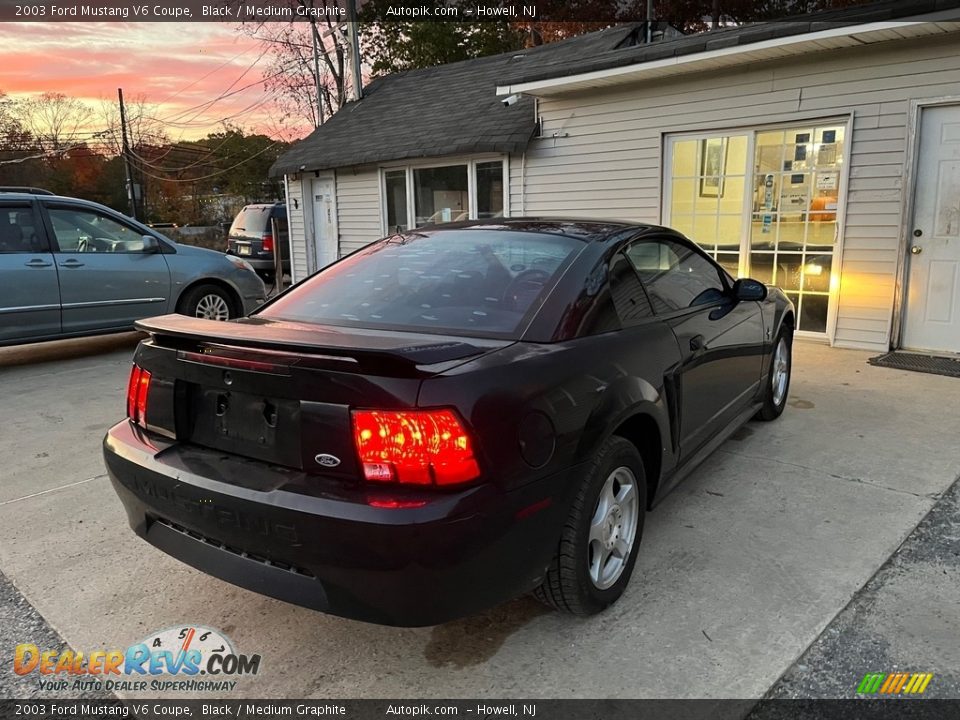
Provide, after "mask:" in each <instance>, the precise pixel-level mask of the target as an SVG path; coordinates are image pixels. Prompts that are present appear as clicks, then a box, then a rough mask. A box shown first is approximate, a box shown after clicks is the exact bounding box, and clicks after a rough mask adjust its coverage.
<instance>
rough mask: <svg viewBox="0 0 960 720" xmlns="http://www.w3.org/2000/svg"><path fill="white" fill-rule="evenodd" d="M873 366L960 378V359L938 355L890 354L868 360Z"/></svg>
mask: <svg viewBox="0 0 960 720" xmlns="http://www.w3.org/2000/svg"><path fill="white" fill-rule="evenodd" d="M867 362H868V363H870V364H871V365H876V366H878V367H886V368H894V369H895V370H912V371H914V372H922V373H930V374H931V375H946V376H947V377H960V359H954V358H948V357H937V356H936V355H920V354H919V353H910V352H899V351H898V352H888V353H886V354H884V355H878V356H877V357H873V358H870V359H869V360H867Z"/></svg>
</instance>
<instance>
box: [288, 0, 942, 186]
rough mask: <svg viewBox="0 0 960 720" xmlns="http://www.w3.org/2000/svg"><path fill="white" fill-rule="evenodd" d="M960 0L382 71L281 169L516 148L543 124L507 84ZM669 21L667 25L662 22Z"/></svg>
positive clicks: (579, 42)
mask: <svg viewBox="0 0 960 720" xmlns="http://www.w3.org/2000/svg"><path fill="white" fill-rule="evenodd" d="M958 5H960V0H911V2H903V0H883V1H881V2H878V3H871V4H869V5H864V6H859V7H852V8H845V9H842V10H833V11H827V12H819V13H814V14H810V15H806V16H800V17H796V18H791V19H788V20H782V21H774V22H763V23H753V24H747V25H741V26H738V27H733V28H728V29H722V30H717V31H713V32H708V33H701V34H698V35H690V36H680V37H675V38H673V39H666V38H665V39H663V40H661V41H657V42H654V43H650V44H645V43H643V42H642V40H641V39H640V38H641V37H642V33H643V31H644V29H645V23H642V22H641V23H630V24H625V25H618V26H614V27H610V28H607V29H606V30H600V31H598V32H593V33H588V34H586V35H580V36H578V37H574V38H570V39H568V40H563V41H560V42H555V43H549V44H547V45H541V46H538V47H535V48H529V49H526V50H519V51H517V52H512V53H505V54H502V55H493V56H490V57H484V58H478V59H475V60H464V61H462V62H457V63H451V64H448V65H439V66H436V67H431V68H425V69H422V70H410V71H407V72H402V73H394V74H392V75H387V76H385V77H381V78H377V79H375V80H374V81H373V82H371V83H370V84H369V85H368V86H367V87H366V88H365V89H364V97H363V99H362V100H360V101H358V102H352V103H348V104H347V105H346V106H344V107H343V108H341V109H340V110H339V111H338V112H337V113H336V114H335V115H334V116H333V117H332V118H330V119H329V120H328V121H327V122H326V123H324V124H323V125H322V126H321V127H319V128H317V129H316V130H315V131H314V132H313V133H312V134H311V135H310V136H309V137H307V138H306V139H305V140H303V141H301V142H299V143H297V144H296V145H294V146H293V147H292V148H291V149H290V150H288V151H287V152H286V153H284V154H283V155H281V156H280V158H279V159H278V160H277V161H276V163H274V165H273V167H272V168H271V170H270V173H271V175H274V176H276V175H282V174H285V173H296V172H300V171H301V170H305V171H313V170H328V169H331V168H339V167H348V166H357V165H367V164H373V163H381V162H389V161H394V160H407V159H415V158H428V157H442V156H445V155H460V154H467V153H483V152H495V153H516V152H521V151H522V150H524V148H526V146H527V144H528V143H529V142H530V139H531V138H532V136H533V133H534V129H535V120H534V110H533V102H534V101H533V99H532V98H530V97H526V96H524V97H521V98H520V100H519V101H518V102H516V103H515V104H513V105H511V106H508V107H505V106H504V105H503V103H502V102H501V99H500V98H498V97H497V88H498V86H499V87H504V86H507V85H511V84H519V83H525V82H533V81H537V80H544V79H549V78H560V77H566V76H570V75H576V74H581V73H586V72H590V71H596V70H606V69H610V68H616V67H623V66H626V65H640V64H643V63H646V62H651V61H654V60H663V59H666V58H671V57H679V56H682V55H693V54H696V53H702V52H709V51H711V50H716V49H720V48H728V47H733V46H744V45H750V44H753V43H758V42H761V41H764V40H771V39H774V38H779V37H789V36H795V35H802V34H806V33H813V32H817V31H819V30H824V29H826V28H829V27H838V26H842V25H856V24H862V23H867V22H877V21H883V20H895V19H898V18H907V17H911V16H917V15H922V14H924V13H929V12H936V11H944V10H947V9H955V8H957V6H958ZM664 25H665V24H662V23H661V24H658V28H661V26H664Z"/></svg>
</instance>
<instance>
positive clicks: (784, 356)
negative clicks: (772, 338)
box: [754, 327, 793, 422]
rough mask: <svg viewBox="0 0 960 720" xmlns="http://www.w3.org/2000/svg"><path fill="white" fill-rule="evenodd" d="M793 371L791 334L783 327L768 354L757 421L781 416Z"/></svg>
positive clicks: (788, 329) (766, 420) (787, 328)
mask: <svg viewBox="0 0 960 720" xmlns="http://www.w3.org/2000/svg"><path fill="white" fill-rule="evenodd" d="M792 371H793V332H792V331H791V330H790V328H789V327H784V328H782V329H781V330H780V332H779V333H778V334H777V339H776V342H774V344H773V352H772V353H771V354H770V367H769V369H768V371H767V383H766V386H765V387H764V389H763V405H762V406H761V408H760V410H758V411H757V414H756V415H755V416H754V418H755V419H757V420H763V421H765V422H769V421H770V420H776V419H777V418H778V417H780V415H782V414H783V409H784V408H785V407H786V406H787V396H788V395H789V394H790V376H791V374H792Z"/></svg>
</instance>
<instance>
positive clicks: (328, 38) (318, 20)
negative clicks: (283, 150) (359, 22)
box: [241, 0, 349, 135]
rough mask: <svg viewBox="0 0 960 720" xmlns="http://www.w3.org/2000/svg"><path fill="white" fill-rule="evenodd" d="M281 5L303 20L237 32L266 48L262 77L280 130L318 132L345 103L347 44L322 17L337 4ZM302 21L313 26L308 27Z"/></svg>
mask: <svg viewBox="0 0 960 720" xmlns="http://www.w3.org/2000/svg"><path fill="white" fill-rule="evenodd" d="M279 5H281V6H284V7H289V8H291V10H292V11H293V13H294V14H295V15H296V16H297V17H300V18H301V19H300V20H299V21H293V20H291V21H288V22H277V21H276V20H273V21H271V22H259V21H257V22H247V21H244V22H243V23H242V25H241V28H242V31H243V32H244V33H246V34H247V35H249V36H250V37H252V38H255V39H257V40H259V41H261V42H262V43H263V44H264V46H265V50H266V52H267V55H268V57H269V58H270V64H269V66H268V67H267V68H266V70H265V72H264V77H265V80H264V85H265V87H266V88H267V90H269V91H272V92H273V93H274V94H275V95H276V103H277V105H278V107H279V108H280V110H281V113H282V120H283V124H284V125H285V124H286V123H287V122H293V123H303V122H305V121H306V122H309V123H310V126H311V127H318V126H319V125H320V123H321V122H323V120H324V119H325V118H329V117H330V116H331V115H333V113H335V112H336V111H337V110H339V109H340V108H341V107H342V106H343V104H344V103H346V101H347V87H348V83H347V79H348V72H349V70H348V50H347V46H346V41H345V39H344V37H343V34H342V32H341V30H340V29H338V28H337V27H336V22H335V17H336V16H335V15H334V14H333V13H330V12H324V9H332V8H335V7H337V0H285V1H284V2H280V3H279ZM298 8H300V9H299V10H298ZM304 17H312V18H314V20H312V21H310V22H307V21H305V20H303V19H302V18H304ZM314 43H316V47H317V58H316V60H315V59H314V50H313V49H314ZM318 96H319V98H318ZM283 134H284V135H288V133H286V132H285V133H283Z"/></svg>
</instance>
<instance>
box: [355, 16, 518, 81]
mask: <svg viewBox="0 0 960 720" xmlns="http://www.w3.org/2000/svg"><path fill="white" fill-rule="evenodd" d="M388 4H389V3H388V0H372V1H371V2H369V3H367V4H366V5H364V7H363V10H362V11H361V15H360V17H361V21H362V24H361V26H360V27H361V46H362V48H363V50H364V61H365V62H366V63H368V64H369V65H370V66H371V68H372V70H373V73H374V74H375V75H381V74H385V73H392V72H399V71H402V70H411V69H415V68H422V67H430V66H433V65H443V64H445V63H451V62H457V61H459V60H469V59H471V58H476V57H483V56H485V55H496V54H497V53H503V52H510V51H511V50H517V49H519V48H522V47H523V46H524V42H525V36H524V33H523V31H522V30H521V29H519V28H516V27H514V26H513V25H511V24H508V23H498V22H456V23H454V22H415V21H410V22H403V21H398V22H386V23H380V22H375V21H373V18H377V17H382V15H383V13H384V12H386V6H387V5H388Z"/></svg>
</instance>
